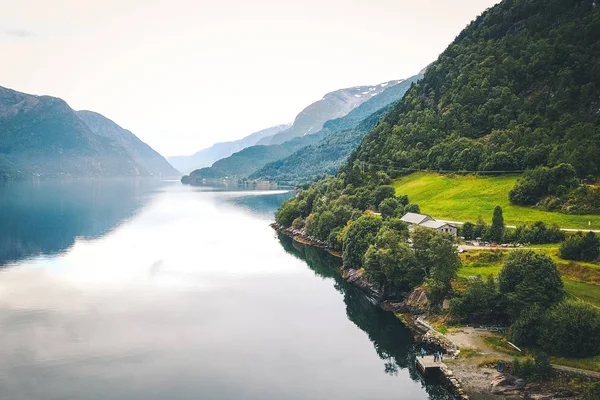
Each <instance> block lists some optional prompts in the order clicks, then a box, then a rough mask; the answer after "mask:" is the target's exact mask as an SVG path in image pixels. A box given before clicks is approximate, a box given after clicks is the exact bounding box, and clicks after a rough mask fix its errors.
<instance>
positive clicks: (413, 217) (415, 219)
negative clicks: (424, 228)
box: [400, 212, 431, 225]
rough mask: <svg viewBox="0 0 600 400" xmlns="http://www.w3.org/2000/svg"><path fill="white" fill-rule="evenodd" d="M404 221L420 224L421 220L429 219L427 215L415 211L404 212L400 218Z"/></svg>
mask: <svg viewBox="0 0 600 400" xmlns="http://www.w3.org/2000/svg"><path fill="white" fill-rule="evenodd" d="M400 219H401V220H402V221H404V222H408V223H409V224H417V225H420V224H421V223H422V222H423V221H425V220H427V219H431V217H430V216H429V215H424V214H417V213H411V212H409V213H406V214H404V216H403V217H402V218H400Z"/></svg>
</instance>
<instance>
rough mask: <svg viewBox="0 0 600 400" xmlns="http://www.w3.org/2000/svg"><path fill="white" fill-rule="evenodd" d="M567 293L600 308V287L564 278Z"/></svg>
mask: <svg viewBox="0 0 600 400" xmlns="http://www.w3.org/2000/svg"><path fill="white" fill-rule="evenodd" d="M563 284H564V286H565V291H566V292H567V293H568V294H570V295H571V296H575V297H577V298H579V299H581V300H584V301H587V302H588V303H591V304H593V305H595V306H596V307H600V286H598V285H592V284H591V283H585V282H579V281H574V280H571V279H568V278H564V277H563Z"/></svg>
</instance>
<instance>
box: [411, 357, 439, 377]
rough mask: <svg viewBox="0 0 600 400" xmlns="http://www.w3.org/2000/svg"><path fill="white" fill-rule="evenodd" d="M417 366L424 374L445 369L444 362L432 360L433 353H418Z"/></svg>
mask: <svg viewBox="0 0 600 400" xmlns="http://www.w3.org/2000/svg"><path fill="white" fill-rule="evenodd" d="M417 368H418V369H419V371H421V373H422V374H424V375H426V374H428V373H429V372H439V371H441V370H442V368H444V369H445V368H446V364H444V363H443V362H442V361H437V362H435V361H433V355H426V356H425V357H421V355H418V356H417Z"/></svg>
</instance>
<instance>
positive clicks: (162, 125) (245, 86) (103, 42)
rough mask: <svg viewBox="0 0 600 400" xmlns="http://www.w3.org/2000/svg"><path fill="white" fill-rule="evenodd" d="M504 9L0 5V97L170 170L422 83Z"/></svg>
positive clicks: (87, 2) (108, 1)
mask: <svg viewBox="0 0 600 400" xmlns="http://www.w3.org/2000/svg"><path fill="white" fill-rule="evenodd" d="M497 2H498V1H497V0H455V1H439V0H419V1H414V0H411V1H406V0H360V1H357V0H302V1H288V0H252V1H249V0H243V1H242V0H218V1H207V0H54V1H52V2H49V1H47V0H0V10H1V12H0V52H1V53H0V54H2V62H1V63H0V86H5V87H9V88H11V89H15V90H18V91H22V92H26V93H32V94H39V95H41V94H46V95H52V96H56V97H60V98H62V99H64V100H66V101H67V102H68V103H69V105H70V106H71V107H72V108H74V109H76V110H81V109H87V110H93V111H96V112H99V113H101V114H103V115H105V116H106V117H108V118H110V119H112V120H113V121H115V122H116V123H118V124H119V125H121V126H122V127H124V128H127V129H129V130H131V131H133V133H135V134H136V135H137V136H138V137H139V138H140V139H142V140H143V141H145V142H146V143H148V144H149V145H150V146H152V147H153V148H154V149H155V150H157V151H158V152H160V153H161V154H163V155H165V156H174V155H186V154H192V153H194V152H196V151H198V150H200V149H202V148H206V147H209V146H210V145H212V144H213V143H216V142H222V141H228V140H235V139H239V138H241V137H243V136H246V135H248V134H250V133H252V132H256V131H259V130H261V129H264V128H268V127H270V126H274V125H278V124H281V123H286V122H292V121H293V119H294V117H295V116H296V114H298V113H299V112H300V111H301V110H302V109H303V108H304V107H306V106H307V105H309V104H310V103H312V102H314V101H317V100H319V99H320V98H322V97H323V95H324V94H325V93H328V92H331V91H334V90H337V89H341V88H345V87H352V86H359V85H370V84H376V83H381V82H385V81H388V80H393V79H400V78H407V77H409V76H412V75H415V74H416V73H418V72H419V71H420V70H421V69H423V68H424V67H425V66H427V65H428V64H429V63H431V62H432V61H434V60H435V59H436V58H437V56H438V55H439V54H440V53H441V52H442V51H443V50H444V49H445V48H446V46H447V45H448V44H449V43H450V42H452V40H454V38H455V37H456V36H457V35H458V34H459V33H460V31H461V30H462V29H463V28H464V27H465V26H466V25H467V24H468V23H469V22H470V21H472V20H473V19H475V18H476V17H477V16H478V15H479V14H481V13H482V12H483V11H484V10H485V9H486V8H488V7H491V6H492V5H494V4H495V3H497Z"/></svg>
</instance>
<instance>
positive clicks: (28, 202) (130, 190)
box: [0, 180, 160, 266]
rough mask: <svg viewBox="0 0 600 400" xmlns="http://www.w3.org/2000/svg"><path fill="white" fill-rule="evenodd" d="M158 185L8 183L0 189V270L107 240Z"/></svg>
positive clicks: (130, 182)
mask: <svg viewBox="0 0 600 400" xmlns="http://www.w3.org/2000/svg"><path fill="white" fill-rule="evenodd" d="M158 185H160V182H158V181H150V180H94V181H91V180H70V181H38V182H31V181H27V182H9V183H6V184H3V185H0V266H3V265H6V264H8V263H11V262H15V261H19V260H22V259H25V258H29V257H35V256H39V255H51V254H56V253H60V252H62V251H64V250H66V249H68V248H69V247H70V246H72V245H73V243H74V242H75V239H76V238H78V237H81V238H85V239H93V238H97V237H99V236H103V235H105V234H106V233H107V232H109V231H111V230H112V229H114V228H115V227H117V226H118V225H120V224H121V223H122V222H123V221H125V220H127V219H128V218H131V217H132V216H133V215H135V214H136V213H137V212H139V211H140V210H141V208H142V207H143V206H144V205H145V204H146V203H147V202H148V200H149V199H150V198H151V196H150V194H151V193H152V192H153V190H154V189H156V188H157V187H158Z"/></svg>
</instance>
